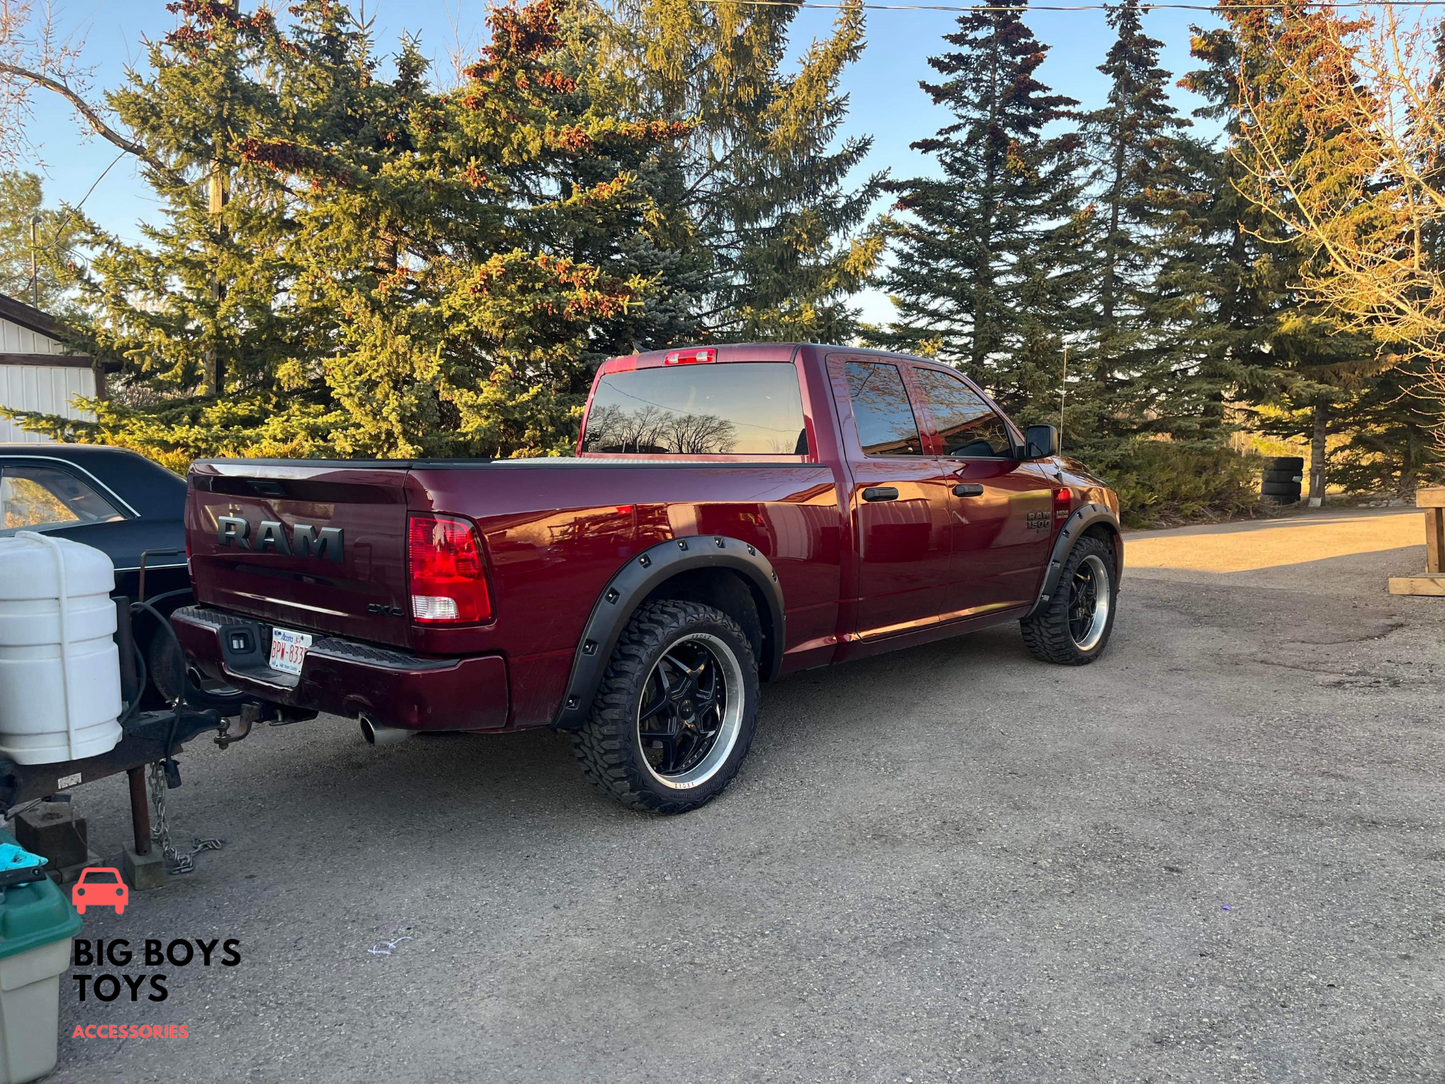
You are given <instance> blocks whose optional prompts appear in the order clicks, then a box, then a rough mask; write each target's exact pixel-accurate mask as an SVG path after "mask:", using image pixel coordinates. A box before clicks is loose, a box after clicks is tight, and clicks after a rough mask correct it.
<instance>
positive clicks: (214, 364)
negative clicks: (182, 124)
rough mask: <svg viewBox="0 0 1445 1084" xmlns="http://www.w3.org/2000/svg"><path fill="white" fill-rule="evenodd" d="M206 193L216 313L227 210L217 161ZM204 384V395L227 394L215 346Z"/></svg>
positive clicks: (223, 174) (223, 173)
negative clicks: (212, 235)
mask: <svg viewBox="0 0 1445 1084" xmlns="http://www.w3.org/2000/svg"><path fill="white" fill-rule="evenodd" d="M207 189H208V195H209V197H210V198H209V206H208V209H209V211H210V212H211V221H212V223H213V225H214V228H215V231H216V234H215V236H216V246H215V250H214V253H213V258H212V266H211V275H210V280H211V281H210V294H211V300H212V301H213V302H214V303H215V306H216V309H217V310H219V309H220V307H221V298H222V297H223V296H224V290H223V289H222V287H221V275H220V269H219V267H217V266H216V265H217V264H219V262H220V259H221V247H222V246H223V245H224V244H225V243H226V224H225V222H224V220H223V219H222V218H221V213H222V212H223V211H224V210H225V209H226V167H225V165H224V164H223V163H222V162H221V160H220V159H219V158H216V159H212V161H211V175H210V177H209V179H208V184H207ZM205 381H206V391H207V392H208V393H209V394H211V395H214V396H217V397H219V396H220V395H222V394H223V393H224V392H225V390H226V362H225V359H224V358H222V357H221V356H220V354H218V353H217V352H216V348H215V346H214V345H212V346H210V347H208V348H207V349H206V375H205Z"/></svg>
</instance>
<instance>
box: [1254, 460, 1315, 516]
mask: <svg viewBox="0 0 1445 1084" xmlns="http://www.w3.org/2000/svg"><path fill="white" fill-rule="evenodd" d="M1304 470H1305V461H1304V457H1303V456H1298V455H1282V456H1279V457H1278V458H1275V459H1270V460H1267V461H1266V462H1265V470H1264V481H1263V482H1261V483H1260V487H1259V495H1260V499H1261V500H1263V501H1264V503H1265V504H1299V499H1300V483H1301V482H1303V481H1304Z"/></svg>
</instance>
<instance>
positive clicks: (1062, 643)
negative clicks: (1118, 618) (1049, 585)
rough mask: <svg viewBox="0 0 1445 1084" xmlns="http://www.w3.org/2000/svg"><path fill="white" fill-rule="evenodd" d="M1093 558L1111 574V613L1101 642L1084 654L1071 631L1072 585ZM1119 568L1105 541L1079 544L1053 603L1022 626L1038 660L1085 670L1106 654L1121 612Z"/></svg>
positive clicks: (1085, 539) (1091, 539) (1088, 540)
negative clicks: (1077, 574)
mask: <svg viewBox="0 0 1445 1084" xmlns="http://www.w3.org/2000/svg"><path fill="white" fill-rule="evenodd" d="M1091 556H1092V557H1097V558H1099V559H1100V560H1101V561H1102V562H1103V565H1104V568H1105V570H1106V571H1107V573H1108V587H1109V611H1108V614H1107V616H1106V620H1105V624H1104V632H1103V635H1102V636H1101V637H1100V638H1099V641H1098V642H1097V643H1096V644H1094V645H1093V646H1092V647H1090V648H1089V649H1088V650H1081V649H1080V647H1079V645H1078V644H1076V643H1075V642H1074V638H1073V635H1072V634H1071V632H1070V630H1069V585H1070V584H1071V583H1073V580H1074V575H1075V573H1076V572H1078V570H1079V566H1080V565H1082V564H1083V563H1084V562H1085V561H1086V560H1087V559H1088V558H1089V557H1091ZM1117 567H1118V566H1117V565H1116V564H1115V562H1114V547H1113V546H1111V545H1109V543H1108V542H1106V541H1104V540H1103V539H1102V538H1097V537H1095V536H1094V535H1085V536H1084V537H1083V538H1081V539H1079V541H1078V542H1077V543H1075V545H1074V548H1073V549H1072V550H1071V551H1070V552H1069V556H1068V559H1067V560H1065V561H1064V568H1063V571H1062V572H1061V573H1060V574H1059V582H1058V585H1057V586H1056V587H1055V588H1054V593H1053V595H1052V596H1051V597H1050V598H1049V601H1048V602H1046V603H1044V605H1043V607H1042V608H1041V609H1039V610H1037V611H1036V612H1035V613H1034V614H1033V616H1031V617H1027V618H1025V619H1024V620H1022V621H1020V622H1019V628H1020V629H1021V630H1022V631H1023V636H1024V644H1025V645H1026V646H1027V647H1028V649H1029V651H1030V652H1031V653H1032V654H1033V656H1034V658H1036V659H1040V660H1042V661H1044V662H1052V663H1057V664H1059V665H1060V666H1083V665H1084V664H1085V663H1091V662H1093V661H1094V660H1095V659H1097V658H1098V657H1099V656H1100V655H1102V654H1103V653H1104V649H1105V648H1106V647H1108V646H1109V637H1110V635H1111V634H1112V633H1113V631H1114V615H1115V613H1116V612H1117V609H1118V608H1117V606H1116V605H1115V603H1116V600H1117V598H1118V594H1119V582H1118V574H1117V571H1116V569H1117Z"/></svg>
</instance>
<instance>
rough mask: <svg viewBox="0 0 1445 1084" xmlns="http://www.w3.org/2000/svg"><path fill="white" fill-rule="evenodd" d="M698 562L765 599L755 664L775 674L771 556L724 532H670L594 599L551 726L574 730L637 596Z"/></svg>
mask: <svg viewBox="0 0 1445 1084" xmlns="http://www.w3.org/2000/svg"><path fill="white" fill-rule="evenodd" d="M698 568H727V569H731V570H733V571H735V572H737V573H739V574H741V575H742V576H743V577H744V578H745V579H746V580H747V581H748V582H749V583H750V584H752V585H753V586H754V587H756V588H757V590H758V593H759V594H760V595H761V596H762V598H763V600H764V602H765V604H766V605H767V608H768V614H767V617H768V618H769V619H770V620H771V628H772V636H771V641H772V642H771V645H770V646H771V648H772V650H771V651H770V652H769V655H770V656H771V657H770V658H766V659H759V660H758V664H759V666H760V667H761V669H762V672H763V673H762V676H763V678H764V679H765V680H766V679H768V678H770V677H776V676H777V674H778V671H779V670H780V668H781V667H782V663H783V640H784V635H783V633H784V621H785V616H784V611H783V591H782V588H781V587H779V586H778V574H777V572H776V571H775V570H774V569H773V565H772V562H771V561H769V560H768V559H767V558H766V557H764V556H763V555H762V553H760V552H759V551H758V548H757V547H756V546H754V545H752V544H750V543H747V542H743V541H741V540H739V539H736V538H729V537H728V536H726V535H687V536H684V537H681V538H671V539H668V540H667V541H666V542H659V543H658V544H657V545H655V546H651V547H649V548H648V549H645V550H643V551H642V552H641V553H636V554H633V555H632V556H631V557H629V558H628V559H627V563H626V564H625V565H623V566H622V567H621V568H620V569H618V570H617V572H616V573H615V574H614V575H613V577H612V579H610V580H609V581H608V582H607V586H606V587H605V588H604V589H603V591H602V594H601V595H600V596H598V598H597V601H596V603H594V604H593V606H592V613H591V614H590V615H589V616H588V618H587V624H586V625H584V626H583V628H582V639H581V640H580V641H579V642H578V644H577V651H576V654H575V655H574V656H573V658H572V671H571V673H570V674H569V675H568V677H567V688H566V690H565V691H564V693H563V695H562V706H561V707H560V708H559V709H558V711H557V717H556V719H555V720H554V721H553V723H552V727H553V729H556V730H576V729H577V728H578V727H580V726H581V725H582V724H583V723H584V722H585V721H586V719H587V713H588V711H589V710H591V707H592V698H593V697H594V696H596V695H597V688H598V686H599V685H601V684H602V674H603V671H604V670H606V669H607V661H608V660H609V659H610V658H611V657H612V651H613V649H614V648H615V647H616V646H617V641H618V639H619V638H620V637H621V636H622V630H623V629H625V628H626V627H627V622H628V621H629V620H630V619H631V617H632V614H633V611H634V610H636V609H637V607H638V606H639V605H640V604H641V603H642V600H643V599H645V598H646V597H647V596H648V595H649V594H651V593H652V591H653V590H654V589H655V588H656V587H657V586H658V585H659V584H661V583H663V582H664V581H666V580H668V579H671V578H672V577H673V576H676V575H677V574H678V573H679V572H684V571H688V570H691V569H698ZM758 616H759V617H760V618H761V617H763V616H764V615H762V614H759V615H758Z"/></svg>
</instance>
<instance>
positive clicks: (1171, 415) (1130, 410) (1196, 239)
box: [1071, 0, 1223, 446]
mask: <svg viewBox="0 0 1445 1084" xmlns="http://www.w3.org/2000/svg"><path fill="white" fill-rule="evenodd" d="M1108 21H1109V25H1110V26H1112V27H1114V28H1115V30H1116V35H1117V36H1116V38H1115V41H1114V43H1113V45H1112V46H1111V47H1110V49H1109V53H1108V56H1107V58H1106V59H1105V62H1104V63H1103V64H1101V65H1100V66H1099V70H1100V71H1101V72H1103V73H1104V74H1105V75H1106V76H1108V77H1109V92H1108V98H1107V101H1106V104H1105V105H1104V106H1103V107H1102V108H1100V109H1097V110H1095V111H1093V112H1091V113H1088V114H1086V115H1085V117H1084V118H1083V123H1082V128H1081V133H1082V136H1083V140H1084V146H1085V148H1086V152H1087V154H1088V159H1089V188H1088V191H1089V195H1090V197H1091V203H1090V205H1089V214H1088V217H1087V220H1086V221H1087V227H1088V234H1089V241H1090V245H1091V249H1090V253H1089V257H1090V263H1091V265H1092V267H1093V268H1094V269H1095V270H1094V273H1093V274H1091V275H1090V276H1089V277H1088V279H1087V290H1086V295H1085V296H1086V298H1087V301H1088V304H1089V310H1090V313H1091V317H1092V319H1091V321H1090V322H1091V323H1092V324H1093V327H1092V328H1091V334H1090V336H1089V340H1088V345H1087V347H1086V351H1087V353H1086V357H1085V358H1084V359H1081V360H1083V361H1084V362H1085V364H1084V365H1080V366H1079V367H1078V368H1079V370H1081V379H1080V381H1079V382H1078V384H1077V385H1076V386H1075V387H1073V388H1071V392H1072V393H1073V397H1074V400H1075V404H1076V409H1075V411H1074V412H1073V414H1072V416H1071V417H1072V421H1073V422H1074V428H1075V429H1076V430H1077V431H1078V433H1079V437H1080V438H1081V439H1083V440H1084V442H1085V443H1094V444H1098V443H1100V442H1103V443H1108V442H1111V441H1113V440H1117V439H1120V438H1122V439H1125V440H1127V439H1129V438H1132V437H1136V436H1141V435H1154V434H1165V435H1170V436H1173V437H1175V438H1180V437H1184V438H1193V439H1197V438H1200V437H1204V436H1208V435H1210V434H1211V433H1213V434H1215V435H1217V434H1218V431H1219V429H1220V423H1221V422H1222V420H1223V411H1222V409H1220V406H1219V400H1220V395H1219V393H1220V392H1221V391H1222V385H1221V379H1220V377H1221V374H1220V373H1218V372H1217V371H1216V370H1215V368H1214V367H1213V366H1212V365H1210V364H1209V363H1208V358H1207V355H1204V354H1203V353H1202V352H1201V351H1200V350H1199V344H1200V342H1201V341H1207V336H1204V335H1201V331H1202V330H1204V328H1205V327H1206V326H1207V325H1208V323H1209V321H1210V319H1211V315H1210V313H1209V306H1208V298H1209V294H1210V290H1209V287H1210V283H1209V282H1208V280H1207V277H1206V276H1205V275H1204V274H1203V273H1202V272H1201V268H1200V264H1199V257H1200V255H1201V250H1200V241H1201V223H1200V222H1199V221H1198V220H1197V219H1196V212H1197V209H1198V207H1199V206H1200V204H1201V203H1202V200H1203V198H1204V194H1205V193H1206V192H1207V189H1208V185H1209V183H1210V181H1211V180H1212V169H1211V167H1212V166H1214V164H1215V163H1214V161H1212V160H1211V156H1210V155H1209V153H1208V150H1207V148H1205V147H1203V146H1202V145H1200V144H1199V143H1198V142H1196V141H1193V140H1191V139H1189V138H1188V136H1187V133H1186V129H1187V128H1188V127H1189V125H1190V122H1189V121H1188V120H1187V119H1185V118H1183V117H1181V116H1180V115H1179V113H1178V111H1177V110H1176V109H1175V108H1174V106H1173V105H1172V103H1171V102H1170V101H1169V97H1168V84H1169V82H1170V79H1171V76H1170V75H1169V73H1168V72H1167V71H1165V70H1164V69H1163V68H1162V67H1160V65H1159V50H1160V48H1161V47H1162V42H1160V41H1158V40H1157V39H1155V38H1152V37H1150V36H1148V35H1147V34H1146V33H1144V29H1143V19H1142V14H1141V11H1140V7H1139V3H1138V0H1125V2H1124V3H1122V4H1120V5H1119V6H1117V7H1114V8H1111V9H1110V10H1109V13H1108ZM1076 446H1077V443H1076Z"/></svg>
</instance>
